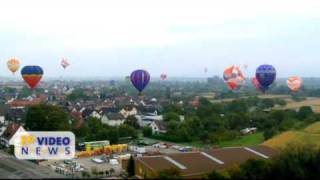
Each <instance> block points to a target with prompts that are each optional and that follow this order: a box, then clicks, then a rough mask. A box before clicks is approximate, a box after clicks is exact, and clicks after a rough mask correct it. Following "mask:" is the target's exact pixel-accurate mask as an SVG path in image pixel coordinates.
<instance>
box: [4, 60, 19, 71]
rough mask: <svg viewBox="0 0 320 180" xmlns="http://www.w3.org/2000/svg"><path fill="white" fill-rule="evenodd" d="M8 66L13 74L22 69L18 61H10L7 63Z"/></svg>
mask: <svg viewBox="0 0 320 180" xmlns="http://www.w3.org/2000/svg"><path fill="white" fill-rule="evenodd" d="M7 65H8V69H9V70H10V71H11V72H12V73H15V72H16V71H18V69H19V68H20V62H19V60H18V59H10V60H9V61H8V62H7Z"/></svg>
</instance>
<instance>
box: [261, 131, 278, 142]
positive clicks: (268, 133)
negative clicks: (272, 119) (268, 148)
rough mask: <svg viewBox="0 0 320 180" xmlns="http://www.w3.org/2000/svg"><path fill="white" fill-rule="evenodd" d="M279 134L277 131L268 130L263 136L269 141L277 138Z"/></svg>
mask: <svg viewBox="0 0 320 180" xmlns="http://www.w3.org/2000/svg"><path fill="white" fill-rule="evenodd" d="M277 133H278V132H277V131H276V130H275V129H273V128H272V129H267V130H265V131H264V133H263V136H264V139H265V140H268V139H270V138H272V137H273V136H275V135H276V134H277Z"/></svg>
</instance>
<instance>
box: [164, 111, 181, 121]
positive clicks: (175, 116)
mask: <svg viewBox="0 0 320 180" xmlns="http://www.w3.org/2000/svg"><path fill="white" fill-rule="evenodd" d="M163 120H164V121H167V122H169V121H177V122H179V121H180V116H179V114H177V113H175V112H169V113H166V114H164V115H163Z"/></svg>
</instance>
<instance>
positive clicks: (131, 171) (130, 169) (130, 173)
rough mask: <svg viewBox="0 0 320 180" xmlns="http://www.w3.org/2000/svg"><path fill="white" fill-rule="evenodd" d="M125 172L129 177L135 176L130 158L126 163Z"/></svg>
mask: <svg viewBox="0 0 320 180" xmlns="http://www.w3.org/2000/svg"><path fill="white" fill-rule="evenodd" d="M127 172H128V176H129V177H132V176H134V175H135V162H134V159H133V157H132V156H130V159H129V161H128V167H127Z"/></svg>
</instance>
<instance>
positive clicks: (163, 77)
mask: <svg viewBox="0 0 320 180" xmlns="http://www.w3.org/2000/svg"><path fill="white" fill-rule="evenodd" d="M167 77H168V76H167V75H166V74H164V73H163V74H161V75H160V78H161V79H162V80H166V79H167Z"/></svg>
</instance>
